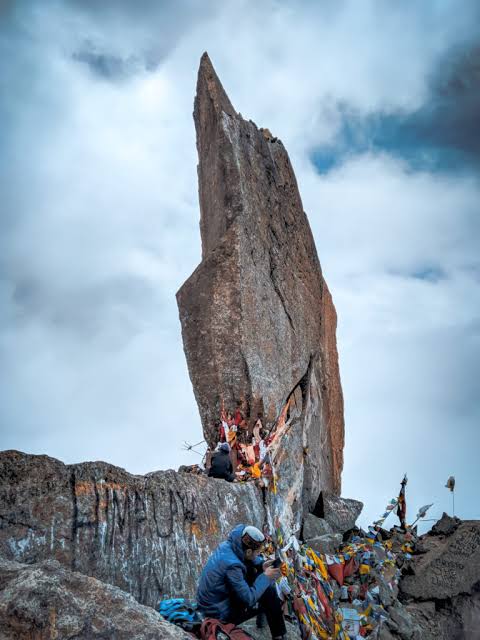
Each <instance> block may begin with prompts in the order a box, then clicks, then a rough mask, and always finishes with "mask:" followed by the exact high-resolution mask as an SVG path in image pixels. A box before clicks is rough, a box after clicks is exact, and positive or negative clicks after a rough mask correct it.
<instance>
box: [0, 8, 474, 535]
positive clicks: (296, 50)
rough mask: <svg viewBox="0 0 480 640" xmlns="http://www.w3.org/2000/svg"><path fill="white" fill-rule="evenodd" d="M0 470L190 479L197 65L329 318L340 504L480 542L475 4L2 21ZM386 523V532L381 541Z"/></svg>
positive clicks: (27, 12) (1, 15) (195, 430)
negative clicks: (441, 518)
mask: <svg viewBox="0 0 480 640" xmlns="http://www.w3.org/2000/svg"><path fill="white" fill-rule="evenodd" d="M0 7H1V9H0V52H1V55H0V82H1V86H0V137H1V141H2V143H1V145H0V190H1V191H0V192H1V194H2V197H1V203H2V206H1V210H0V211H1V214H0V224H1V229H0V361H1V373H2V383H1V385H0V427H1V436H0V438H1V439H0V448H2V449H9V448H15V449H20V450H23V451H27V452H31V453H46V454H49V455H51V456H54V457H57V458H60V459H61V460H63V461H65V462H69V463H70V462H80V461H84V460H92V459H93V460H98V459H103V460H107V461H109V462H112V463H114V464H116V465H119V466H122V467H125V468H126V469H128V470H129V471H131V472H134V473H144V472H148V471H152V470H156V469H161V468H176V467H178V466H179V465H180V464H185V463H191V462H192V463H193V462H197V457H196V456H195V455H194V454H186V453H184V452H182V450H181V444H182V441H183V440H184V439H186V440H189V441H193V442H195V441H198V440H200V439H201V437H202V436H201V431H200V423H199V418H198V414H197V410H196V405H195V401H194V397H193V392H192V389H191V385H190V381H189V378H188V374H187V368H186V363H185V358H184V355H183V350H182V344H181V338H180V324H179V320H178V312H177V308H176V302H175V292H176V290H177V289H178V288H179V287H180V285H181V284H182V283H183V281H184V280H185V279H186V278H187V277H188V276H189V275H190V273H191V272H192V271H193V269H194V268H195V267H196V265H197V264H198V262H199V260H200V237H199V227H198V221H199V210H198V198H197V180H196V163H197V157H196V148H195V137H194V127H193V121H192V117H191V113H192V108H193V97H194V93H195V81H196V73H197V68H198V62H199V58H200V56H201V54H202V52H203V51H204V50H208V52H209V54H210V57H211V59H212V61H213V63H214V65H215V67H216V69H217V72H218V74H219V76H220V78H221V79H222V82H223V84H224V86H225V88H226V90H227V92H228V93H229V95H230V98H231V100H232V102H233V104H234V105H235V107H236V108H237V110H239V111H240V112H241V113H242V114H243V115H244V116H245V117H247V118H251V119H252V120H254V121H255V122H256V123H257V125H258V126H266V127H268V128H269V129H270V130H271V131H272V133H273V134H274V135H276V136H279V137H280V138H281V139H282V140H283V142H284V144H285V146H286V147H287V149H288V151H289V153H290V156H291V159H292V162H293V165H294V168H295V170H296V174H297V178H298V182H299V186H300V191H301V194H302V197H303V202H304V207H305V210H306V211H307V214H308V216H309V219H310V223H311V225H312V228H313V232H314V235H315V239H316V242H317V248H318V252H319V256H320V260H321V262H322V267H323V270H324V273H325V276H326V279H327V281H328V283H329V286H330V288H331V290H332V293H333V296H334V301H335V304H336V307H337V312H338V316H339V326H338V346H339V352H340V367H341V375H342V382H343V389H344V395H345V405H346V414H345V417H346V449H345V469H344V474H343V494H344V495H345V496H350V497H356V498H360V499H362V500H364V501H366V503H367V504H366V507H365V511H364V515H363V516H362V522H363V523H367V522H368V521H370V520H372V519H375V518H376V517H377V516H379V515H380V514H381V512H382V511H383V507H384V505H385V503H386V501H387V500H388V499H390V498H391V497H393V496H394V495H395V493H396V492H397V490H398V485H399V481H400V479H401V477H402V475H403V473H404V472H405V471H406V472H408V475H409V479H410V482H409V485H408V496H409V508H410V514H411V515H414V514H413V511H415V510H416V509H417V508H418V507H419V506H421V505H422V504H425V503H428V502H435V506H434V507H433V508H432V515H433V516H436V515H440V514H441V512H442V511H443V510H450V511H451V496H450V495H449V493H448V491H447V489H445V488H444V486H443V485H444V484H445V481H446V480H447V478H448V476H449V475H450V474H454V475H455V476H456V478H457V493H456V507H457V509H456V510H457V513H458V514H459V515H461V516H462V517H465V518H467V517H477V518H480V500H479V498H478V488H479V484H480V472H479V467H480V465H479V463H478V451H479V447H480V437H479V419H480V410H479V395H480V393H479V392H480V389H479V378H480V375H479V374H480V365H479V362H480V313H479V308H480V305H479V303H480V257H479V241H480V233H479V227H480V221H479V216H480V211H479V208H480V205H479V203H480V180H479V171H478V169H479V165H480V132H479V113H480V89H479V88H480V33H479V30H478V24H479V18H480V10H479V4H478V2H476V0H471V1H469V0H463V2H462V3H461V10H459V4H458V2H454V1H453V0H452V1H448V0H429V1H428V2H422V3H419V2H416V1H414V0H405V1H403V2H401V3H394V2H380V1H375V0H365V1H364V2H356V1H354V0H352V1H350V2H347V1H345V2H344V1H339V0H335V1H334V0H324V1H320V0H319V1H318V2H314V1H313V0H312V1H309V0H305V1H304V2H293V1H292V2H288V1H286V0H265V1H264V2H260V3H259V2H256V1H255V0H232V1H231V2H220V1H217V2H214V1H208V0H203V1H202V2H197V1H194V0H181V1H180V0H175V1H173V0H172V1H171V2H170V1H167V0H164V1H155V0H142V1H140V0H137V1H136V2H130V1H127V0H102V2H97V1H96V0H77V1H74V0H72V1H70V2H67V1H63V2H61V1H60V0H58V1H52V0H42V1H38V2H36V1H34V0H16V1H14V0H12V2H10V3H9V2H6V1H5V0H4V2H2V3H1V5H0ZM392 521H393V519H392Z"/></svg>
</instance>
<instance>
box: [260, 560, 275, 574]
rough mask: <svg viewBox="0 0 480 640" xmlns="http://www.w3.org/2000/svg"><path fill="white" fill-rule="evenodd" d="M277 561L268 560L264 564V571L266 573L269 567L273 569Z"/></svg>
mask: <svg viewBox="0 0 480 640" xmlns="http://www.w3.org/2000/svg"><path fill="white" fill-rule="evenodd" d="M274 562H275V560H267V561H266V562H264V563H263V564H262V571H265V569H267V568H268V567H271V566H272V564H273V563H274Z"/></svg>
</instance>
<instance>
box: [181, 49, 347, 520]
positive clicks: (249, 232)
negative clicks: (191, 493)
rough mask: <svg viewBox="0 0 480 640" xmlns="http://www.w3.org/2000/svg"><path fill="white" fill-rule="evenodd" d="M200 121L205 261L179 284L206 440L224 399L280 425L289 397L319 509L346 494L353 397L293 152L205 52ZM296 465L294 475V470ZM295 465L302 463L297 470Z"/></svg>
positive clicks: (251, 416)
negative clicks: (343, 377)
mask: <svg viewBox="0 0 480 640" xmlns="http://www.w3.org/2000/svg"><path fill="white" fill-rule="evenodd" d="M194 120H195V127H196V132H197V148H198V156H199V165H198V178H199V198H200V231H201V238H202V262H201V263H200V265H199V266H198V267H197V269H196V270H195V271H194V273H193V274H192V275H191V276H190V278H189V279H188V280H187V281H186V282H185V283H184V285H183V286H182V287H181V289H180V290H179V292H178V293H177V301H178V306H179V310H180V320H181V324H182V335H183V342H184V349H185V354H186V358H187V363H188V369H189V373H190V378H191V381H192V384H193V389H194V393H195V397H196V400H197V403H198V407H199V412H200V416H201V420H202V425H203V431H204V434H205V438H206V440H207V442H208V443H209V444H210V445H215V444H216V442H217V439H218V431H217V427H215V421H216V420H218V418H219V416H220V412H221V409H222V407H225V408H226V409H227V410H230V411H235V409H236V408H237V407H238V408H240V410H241V411H242V413H243V415H244V416H245V417H246V418H247V420H249V421H250V424H252V423H253V421H255V419H256V418H257V415H258V414H259V413H260V414H261V415H262V416H263V420H264V423H267V424H273V423H274V421H275V420H276V419H277V418H278V416H279V414H280V413H281V411H282V408H283V407H285V405H286V403H287V402H289V410H288V415H289V417H290V418H291V427H290V430H289V433H288V434H287V435H286V436H285V437H284V438H283V440H282V443H281V445H280V449H283V451H280V452H279V456H278V457H279V461H281V462H277V464H281V465H282V469H283V471H282V469H281V470H280V471H279V475H280V477H282V475H283V478H284V481H285V483H286V485H285V489H286V490H287V488H288V487H287V485H288V484H289V483H290V485H291V483H292V482H293V476H292V473H294V475H295V474H296V475H295V482H296V483H297V484H298V482H297V480H299V477H298V474H299V473H300V476H301V478H300V480H299V482H300V484H301V487H300V488H299V487H297V489H296V491H295V496H294V497H293V498H292V500H293V501H297V500H298V499H300V500H301V502H302V503H303V506H304V507H306V508H307V509H313V508H314V505H315V503H316V500H317V498H318V495H319V493H320V491H330V492H334V493H339V491H340V478H341V471H342V466H343V442H344V422H343V396H342V389H341V383H340V374H339V369H338V355H337V348H336V337H335V332H336V313H335V308H334V306H333V303H332V299H331V296H330V293H329V291H328V288H327V285H326V283H325V281H324V279H323V277H322V272H321V268H320V263H319V260H318V256H317V251H316V248H315V243H314V240H313V236H312V232H311V230H310V226H309V223H308V220H307V217H306V215H305V213H304V211H303V206H302V201H301V198H300V194H299V191H298V187H297V181H296V179H295V174H294V172H293V169H292V166H291V164H290V160H289V157H288V154H287V152H286V150H285V148H284V146H283V144H282V143H281V141H280V140H279V139H277V138H275V137H273V136H272V135H271V134H270V132H269V131H268V130H267V129H258V128H257V127H256V125H255V124H254V123H253V122H252V121H246V120H244V119H243V118H242V117H241V115H240V114H238V113H237V112H236V111H235V109H234V108H233V106H232V104H231V102H230V100H229V98H228V96H227V94H226V92H225V90H224V88H223V87H222V84H221V82H220V80H219V79H218V76H217V74H216V73H215V70H214V68H213V66H212V63H211V61H210V59H209V57H208V55H207V54H206V53H205V54H204V55H203V56H202V59H201V62H200V69H199V73H198V82H197V95H196V98H195V109H194ZM289 468H290V469H291V472H290V471H288V469H289ZM294 470H295V471H294Z"/></svg>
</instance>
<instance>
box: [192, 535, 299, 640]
mask: <svg viewBox="0 0 480 640" xmlns="http://www.w3.org/2000/svg"><path fill="white" fill-rule="evenodd" d="M264 542H265V536H264V535H263V533H262V532H261V531H260V530H259V529H257V528H256V527H251V526H245V525H243V524H239V525H238V526H236V527H235V529H233V531H232V532H231V533H230V535H229V536H228V540H226V541H225V542H222V543H221V544H220V545H219V546H218V547H217V549H216V550H215V551H214V552H213V554H212V555H211V556H210V558H209V559H208V561H207V564H206V565H205V567H204V569H203V571H202V575H201V576H200V582H199V585H198V590H197V602H198V606H199V608H200V609H201V611H202V612H203V613H204V614H205V615H206V616H208V617H210V618H217V620H221V621H222V622H233V623H234V624H241V623H242V622H244V621H245V620H248V619H249V618H253V617H254V616H256V615H257V614H258V613H260V612H262V611H263V612H264V613H265V614H266V617H267V621H268V626H269V627H270V632H271V634H272V638H273V640H280V639H283V638H284V636H285V634H286V629H285V621H284V619H283V613H282V603H281V601H280V598H279V597H278V595H277V590H276V588H275V580H276V579H277V578H279V577H280V575H281V573H280V569H276V568H274V567H273V566H272V564H273V560H269V561H267V562H264V559H263V557H262V556H261V555H260V552H261V549H262V546H263V543H264Z"/></svg>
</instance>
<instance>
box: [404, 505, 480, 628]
mask: <svg viewBox="0 0 480 640" xmlns="http://www.w3.org/2000/svg"><path fill="white" fill-rule="evenodd" d="M400 597H401V599H402V601H403V602H404V604H405V610H406V612H407V613H408V615H409V616H410V617H411V619H412V620H413V621H414V622H415V624H416V625H418V626H419V627H420V628H421V630H422V635H421V638H422V640H452V639H456V638H458V639H462V640H476V639H477V638H479V637H480V631H479V630H480V522H479V521H478V520H474V521H473V520H466V521H463V522H462V521H460V520H458V518H450V517H449V516H447V515H446V514H444V515H443V517H442V518H441V519H440V520H439V521H438V522H437V524H436V525H435V526H434V527H433V528H432V531H431V532H429V533H428V534H426V535H424V536H422V537H421V538H420V540H419V542H418V544H417V549H416V553H415V554H414V556H413V558H412V560H411V561H410V563H409V566H408V570H407V574H406V575H405V576H404V577H403V579H402V580H401V582H400Z"/></svg>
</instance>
